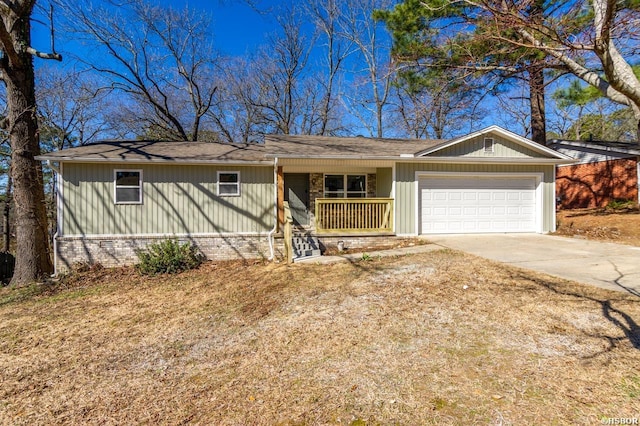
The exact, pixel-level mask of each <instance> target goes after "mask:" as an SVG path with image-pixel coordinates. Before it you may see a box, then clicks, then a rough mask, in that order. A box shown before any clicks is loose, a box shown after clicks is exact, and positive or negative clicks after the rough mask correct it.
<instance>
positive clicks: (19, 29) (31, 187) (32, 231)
mask: <svg viewBox="0 0 640 426" xmlns="http://www.w3.org/2000/svg"><path fill="white" fill-rule="evenodd" d="M25 3H26V4H23V5H21V7H16V8H15V9H13V10H12V11H11V12H5V13H4V16H3V21H4V24H5V27H6V28H7V29H8V31H9V35H10V36H11V40H12V43H13V49H14V51H13V52H11V53H12V55H8V54H5V55H4V57H3V58H2V69H3V73H4V75H3V79H4V82H5V84H6V88H7V106H8V123H9V141H10V144H11V177H12V179H13V185H14V189H13V199H14V203H15V204H14V205H15V215H16V237H17V238H16V239H17V241H16V243H17V245H16V267H15V271H14V275H13V278H12V279H11V284H12V285H25V284H29V283H32V282H34V281H37V280H39V279H41V278H43V277H44V276H46V275H48V274H50V273H51V272H52V271H53V264H52V261H51V250H50V245H49V238H48V235H47V228H48V227H47V216H46V211H45V203H44V187H43V182H42V166H41V164H40V162H39V161H36V160H35V159H34V157H35V156H36V155H38V154H40V143H39V137H38V127H37V120H36V99H35V87H34V86H35V83H34V72H33V58H32V56H31V54H29V53H28V52H27V51H26V49H25V47H24V46H29V45H30V41H31V40H30V31H31V28H30V27H31V24H30V16H31V11H32V8H33V1H27V2H25ZM29 4H30V5H29ZM14 11H19V13H20V15H17V14H16V12H14ZM13 55H15V56H13Z"/></svg>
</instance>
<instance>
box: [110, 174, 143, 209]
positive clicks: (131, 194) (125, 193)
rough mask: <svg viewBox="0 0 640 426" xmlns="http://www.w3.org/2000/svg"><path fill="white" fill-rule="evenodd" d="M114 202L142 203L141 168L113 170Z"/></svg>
mask: <svg viewBox="0 0 640 426" xmlns="http://www.w3.org/2000/svg"><path fill="white" fill-rule="evenodd" d="M113 180H114V198H115V202H116V204H142V170H114V179H113Z"/></svg>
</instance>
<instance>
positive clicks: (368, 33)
mask: <svg viewBox="0 0 640 426" xmlns="http://www.w3.org/2000/svg"><path fill="white" fill-rule="evenodd" d="M391 4H392V3H391V1H390V0H355V1H345V2H343V4H342V6H341V7H342V10H343V11H344V14H343V15H342V16H341V19H340V35H341V36H342V37H344V38H345V39H347V40H349V41H350V42H351V43H353V45H354V46H355V49H356V55H357V57H358V61H356V67H358V68H356V69H354V70H353V74H354V86H353V89H354V90H353V91H352V92H351V93H350V94H348V95H346V99H347V102H348V103H349V107H350V108H349V109H350V111H351V112H352V113H353V114H354V115H356V116H357V117H358V119H359V120H360V122H361V123H362V125H364V126H365V127H366V128H367V129H368V131H369V133H370V134H371V136H375V137H379V138H381V137H383V136H384V121H385V109H386V107H387V103H388V99H389V93H390V91H391V84H392V81H393V80H392V79H393V72H394V69H393V66H392V64H391V63H390V62H389V61H390V50H391V39H390V38H389V36H388V34H387V33H386V30H385V28H384V24H383V23H382V22H379V21H377V20H374V19H373V13H374V11H375V10H377V9H385V8H388V7H390V6H391ZM360 64H362V66H360Z"/></svg>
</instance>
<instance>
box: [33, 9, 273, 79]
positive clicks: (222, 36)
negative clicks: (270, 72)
mask: <svg viewBox="0 0 640 426" xmlns="http://www.w3.org/2000/svg"><path fill="white" fill-rule="evenodd" d="M39 3H41V4H42V5H43V6H46V7H48V5H47V3H46V2H39ZM162 3H163V4H170V5H171V6H173V7H175V8H178V9H179V8H181V7H184V6H188V7H190V8H194V9H198V10H202V11H204V12H205V13H208V14H210V16H211V17H212V22H213V25H212V29H213V32H214V43H215V46H216V47H217V49H218V50H220V51H221V52H222V53H225V54H229V55H234V56H235V55H243V54H245V53H246V52H247V51H251V50H254V48H255V47H256V46H258V45H260V44H261V43H262V40H263V39H264V36H265V35H266V34H268V33H270V32H272V31H274V30H275V28H276V23H275V22H274V18H273V16H270V15H268V14H266V13H260V11H261V10H264V11H266V10H270V9H272V8H277V7H278V5H279V4H280V3H282V2H278V1H273V0H268V1H267V0H262V1H258V2H256V8H254V7H251V6H250V5H249V4H248V3H247V2H245V1H237V0H235V1H228V0H227V1H216V0H210V1H183V0H176V1H162ZM45 13H48V10H47V11H45ZM58 13H59V12H56V11H54V22H55V19H56V15H57V14H58ZM34 18H35V19H36V21H35V22H33V27H32V45H33V46H34V47H35V48H36V49H38V50H41V51H45V52H49V51H50V50H51V48H50V43H51V42H50V38H51V37H50V34H49V24H48V18H47V17H46V16H43V11H42V10H41V9H38V8H37V9H36V10H35V13H34ZM57 31H59V29H57ZM55 42H56V50H58V51H60V52H65V51H68V50H72V51H74V52H77V51H78V50H79V49H81V48H80V47H79V46H77V45H72V44H69V43H64V41H63V40H62V37H60V34H58V35H57V36H56V40H55ZM36 66H37V64H36Z"/></svg>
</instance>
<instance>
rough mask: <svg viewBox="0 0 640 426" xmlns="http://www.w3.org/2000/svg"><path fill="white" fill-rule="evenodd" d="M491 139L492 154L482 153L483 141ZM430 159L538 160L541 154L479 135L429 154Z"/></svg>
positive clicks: (501, 140)
mask: <svg viewBox="0 0 640 426" xmlns="http://www.w3.org/2000/svg"><path fill="white" fill-rule="evenodd" d="M485 138H493V152H484V139H485ZM429 156H430V157H489V158H491V157H502V158H540V157H541V154H540V153H538V152H535V151H534V150H532V149H529V148H527V147H525V146H522V145H520V144H517V143H515V142H511V141H508V140H505V139H502V138H499V137H496V136H492V135H491V134H489V135H481V136H478V137H476V138H473V139H469V140H468V141H464V142H462V143H458V144H455V145H453V146H450V147H449V148H445V149H442V150H440V151H436V152H434V153H432V154H429Z"/></svg>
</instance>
